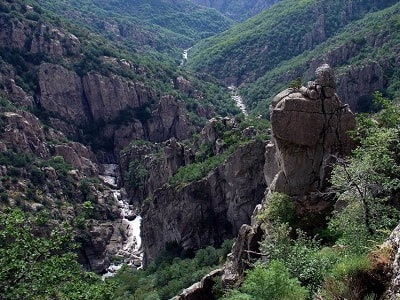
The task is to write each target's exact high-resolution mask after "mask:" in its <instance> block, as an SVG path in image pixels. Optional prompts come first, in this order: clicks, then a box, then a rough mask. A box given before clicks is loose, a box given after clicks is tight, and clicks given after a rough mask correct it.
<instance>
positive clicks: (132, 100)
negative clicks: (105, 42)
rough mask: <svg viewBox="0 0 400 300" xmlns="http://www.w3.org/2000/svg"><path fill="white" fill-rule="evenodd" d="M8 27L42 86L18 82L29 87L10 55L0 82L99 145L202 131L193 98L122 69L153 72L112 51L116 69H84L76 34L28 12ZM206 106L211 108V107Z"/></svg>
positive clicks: (2, 39)
mask: <svg viewBox="0 0 400 300" xmlns="http://www.w3.org/2000/svg"><path fill="white" fill-rule="evenodd" d="M21 9H22V8H21ZM109 25H110V26H111V25H112V24H109ZM0 26H1V28H2V32H1V33H0V44H2V45H5V46H6V47H7V49H9V50H10V51H14V50H15V51H17V53H21V55H20V54H18V55H15V56H16V58H13V61H14V60H16V59H20V60H21V61H19V63H20V64H22V65H23V69H24V70H26V71H24V72H29V76H30V77H32V78H31V79H30V80H28V83H29V84H30V85H32V87H33V86H34V85H37V87H35V88H31V90H30V91H29V92H28V90H29V88H27V86H22V85H21V84H20V83H18V84H20V85H21V86H22V87H23V88H24V89H22V88H21V86H19V85H18V84H16V82H18V79H20V76H21V74H19V73H20V71H18V70H17V68H15V66H14V62H10V61H7V60H2V61H1V62H0V64H1V72H0V86H1V87H2V89H3V90H4V91H6V93H7V94H8V95H9V96H10V97H11V98H12V99H13V101H14V102H16V103H18V104H19V105H23V106H26V107H31V108H36V109H38V111H39V110H40V111H43V112H42V114H43V115H46V116H47V117H49V125H50V126H52V127H54V128H56V129H57V130H61V131H63V133H64V134H66V136H68V137H69V138H73V139H75V140H79V141H87V140H91V141H93V140H95V141H94V142H93V145H97V146H98V148H102V149H103V150H105V149H106V150H107V151H114V153H118V152H119V151H120V150H122V149H123V148H124V147H125V146H127V145H128V144H129V143H130V142H131V141H132V140H135V139H146V140H151V141H165V140H166V139H168V138H171V137H176V138H178V139H182V138H188V137H189V136H190V135H191V134H192V133H194V131H195V126H194V125H193V124H192V122H191V121H190V120H189V119H188V117H187V111H186V107H185V103H183V102H181V101H179V100H177V99H176V98H175V97H173V96H169V95H165V94H163V93H158V92H156V90H155V89H154V88H152V87H150V85H148V84H144V83H142V82H141V81H140V80H131V79H129V78H128V77H124V76H122V75H116V74H115V73H118V70H126V71H128V72H129V73H130V74H132V73H133V74H137V75H139V77H141V78H145V77H146V76H147V75H148V74H146V70H145V68H144V67H143V66H140V65H137V64H135V65H134V64H133V63H131V62H129V61H128V60H126V59H118V58H115V57H107V56H104V57H98V58H99V60H100V61H101V63H103V64H104V65H106V66H107V67H110V66H111V67H112V68H113V70H114V72H108V73H107V75H104V73H101V72H100V71H97V72H94V71H92V72H86V71H83V70H81V69H80V67H81V66H80V63H82V59H85V58H87V57H86V56H87V55H88V54H87V53H85V52H84V50H82V48H81V42H80V40H79V39H78V38H77V37H76V36H74V35H73V34H70V33H68V32H66V31H64V30H63V29H60V28H57V27H55V26H52V25H51V24H48V23H43V22H37V21H34V20H30V19H24V18H21V19H20V20H18V21H15V22H13V21H11V20H10V18H6V17H0ZM25 56H26V57H30V58H31V59H30V60H27V59H25ZM58 62H60V63H58ZM103 69H104V68H103ZM122 73H123V72H122ZM118 74H120V73H118ZM18 76H19V77H18ZM163 80H164V79H163ZM170 80H171V84H172V87H173V88H176V89H177V90H180V91H181V92H183V93H187V94H190V95H191V96H192V97H199V98H201V97H202V95H201V93H200V94H199V91H197V90H196V89H195V88H193V87H192V85H191V82H190V81H189V80H187V79H185V78H184V77H183V76H179V77H178V78H171V79H170ZM25 83H27V82H25ZM199 107H201V105H200V106H199ZM198 110H199V112H200V114H203V115H207V114H208V113H209V112H207V111H204V112H203V111H202V109H201V108H199V109H198ZM203 115H202V116H203ZM96 130H97V131H96Z"/></svg>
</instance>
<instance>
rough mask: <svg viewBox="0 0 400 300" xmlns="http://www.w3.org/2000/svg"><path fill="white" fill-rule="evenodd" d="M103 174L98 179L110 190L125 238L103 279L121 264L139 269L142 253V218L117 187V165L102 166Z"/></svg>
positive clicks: (113, 273) (122, 190)
mask: <svg viewBox="0 0 400 300" xmlns="http://www.w3.org/2000/svg"><path fill="white" fill-rule="evenodd" d="M103 169H104V172H103V174H101V175H99V177H100V179H101V180H102V181H103V182H104V183H105V184H107V185H108V186H109V187H111V189H112V193H113V196H114V199H115V201H116V203H117V205H118V208H119V210H120V212H121V217H122V223H121V228H120V230H121V231H122V233H123V235H124V236H125V237H126V238H125V240H124V242H123V243H122V245H121V246H120V247H119V248H118V249H117V252H116V254H115V258H116V261H118V263H117V262H116V263H113V264H111V265H110V267H108V269H107V273H106V274H104V275H103V279H104V278H107V277H110V276H113V275H115V273H116V272H117V271H118V270H119V269H120V268H121V267H122V265H123V264H127V265H128V266H132V267H135V268H141V266H142V258H143V252H142V249H141V244H142V241H141V238H140V224H141V221H142V218H141V217H140V215H138V214H137V213H138V212H137V209H135V208H134V207H133V206H132V205H130V204H129V198H128V196H127V193H126V191H125V189H124V188H119V187H118V165H116V164H104V165H103Z"/></svg>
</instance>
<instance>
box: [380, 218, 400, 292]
mask: <svg viewBox="0 0 400 300" xmlns="http://www.w3.org/2000/svg"><path fill="white" fill-rule="evenodd" d="M381 248H382V249H383V250H384V251H387V252H388V253H391V254H393V257H392V259H393V262H392V264H391V266H389V268H388V269H389V270H390V271H389V272H388V274H387V275H389V277H391V278H390V282H389V285H388V287H387V290H386V292H385V294H384V296H383V297H382V299H386V300H396V299H399V298H400V224H399V225H397V227H396V228H395V229H394V230H393V231H392V233H391V234H390V236H389V238H388V239H387V240H386V241H385V243H384V244H383V246H381Z"/></svg>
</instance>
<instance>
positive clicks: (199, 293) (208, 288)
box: [171, 269, 222, 300]
mask: <svg viewBox="0 0 400 300" xmlns="http://www.w3.org/2000/svg"><path fill="white" fill-rule="evenodd" d="M221 274H222V269H217V270H214V271H211V272H210V273H208V274H207V275H206V276H204V277H203V278H202V279H201V281H199V282H196V283H194V284H193V285H192V286H190V287H188V288H186V289H184V290H183V291H182V293H180V294H179V295H178V296H175V297H174V298H172V299H171V300H204V299H214V298H215V295H214V294H213V287H214V286H215V284H216V283H215V281H214V280H215V279H216V278H217V277H220V276H221Z"/></svg>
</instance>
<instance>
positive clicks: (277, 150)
mask: <svg viewBox="0 0 400 300" xmlns="http://www.w3.org/2000/svg"><path fill="white" fill-rule="evenodd" d="M315 75H316V80H315V81H314V82H309V83H308V86H307V87H301V88H298V89H287V90H285V91H283V92H281V93H279V94H278V95H277V96H276V97H275V98H274V99H273V101H272V103H271V106H270V113H271V127H272V138H271V140H270V142H269V143H268V145H267V146H266V151H265V167H264V175H265V180H266V182H267V185H268V190H267V192H266V195H267V197H266V198H265V200H264V201H263V203H262V206H264V207H266V206H268V195H269V194H271V193H273V192H279V193H284V194H287V195H289V196H290V197H291V199H292V200H293V201H294V203H295V207H296V214H297V216H298V217H299V218H300V219H301V218H302V217H304V216H306V218H305V219H307V220H308V222H305V223H304V224H302V226H303V227H304V228H305V229H308V228H310V227H312V226H315V224H318V222H321V220H325V217H326V214H327V213H329V211H330V210H331V209H332V206H333V203H334V201H333V199H332V198H334V197H333V196H334V195H331V194H329V193H326V192H327V188H328V187H329V184H328V179H329V177H330V171H331V164H332V163H333V162H334V161H335V160H336V159H337V158H338V157H343V156H345V155H348V154H349V153H350V151H351V149H352V147H353V143H352V141H351V139H350V137H349V135H348V131H349V130H353V129H354V128H355V118H354V115H353V114H352V112H351V111H350V109H349V107H348V106H347V105H342V104H341V102H340V100H339V98H338V96H337V95H336V93H335V91H336V80H335V75H334V73H333V70H332V69H331V68H330V67H329V66H328V65H322V66H321V67H319V68H318V69H317V70H316V72H315ZM324 192H325V193H324ZM259 209H261V207H259ZM257 212H258V209H256V210H255V213H254V214H253V220H254V223H253V224H252V226H243V227H242V229H241V230H240V234H239V236H238V238H237V240H236V243H235V245H234V247H233V250H232V254H231V255H230V257H229V259H228V261H227V264H226V266H225V268H224V274H223V276H222V280H223V284H224V285H227V286H232V285H235V284H237V283H238V282H240V279H241V276H242V275H243V272H244V270H245V269H246V268H247V267H248V266H247V265H246V261H248V260H250V261H251V259H254V258H257V257H258V256H257V255H254V253H257V252H258V251H257V250H258V247H257V246H258V242H259V241H261V237H262V232H261V228H260V226H259V224H257V221H256V218H255V216H256V215H257ZM249 251H250V252H249Z"/></svg>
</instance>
